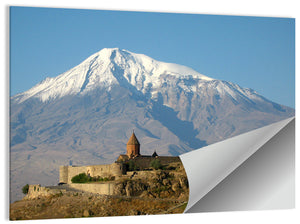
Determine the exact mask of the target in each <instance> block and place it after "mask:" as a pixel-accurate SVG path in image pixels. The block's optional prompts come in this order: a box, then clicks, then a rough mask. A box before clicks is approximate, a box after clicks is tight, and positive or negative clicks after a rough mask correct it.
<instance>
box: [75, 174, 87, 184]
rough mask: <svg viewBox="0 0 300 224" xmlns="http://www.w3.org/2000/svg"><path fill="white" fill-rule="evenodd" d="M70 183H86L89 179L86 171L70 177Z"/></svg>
mask: <svg viewBox="0 0 300 224" xmlns="http://www.w3.org/2000/svg"><path fill="white" fill-rule="evenodd" d="M71 181H72V183H87V182H90V181H91V177H89V176H88V175H86V173H80V174H78V175H76V176H74V177H72V179H71Z"/></svg>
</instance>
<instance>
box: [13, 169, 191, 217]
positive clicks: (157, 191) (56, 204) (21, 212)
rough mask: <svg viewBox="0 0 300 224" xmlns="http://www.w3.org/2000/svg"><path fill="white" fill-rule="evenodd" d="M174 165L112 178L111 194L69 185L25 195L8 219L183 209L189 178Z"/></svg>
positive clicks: (185, 202) (159, 212)
mask: <svg viewBox="0 0 300 224" xmlns="http://www.w3.org/2000/svg"><path fill="white" fill-rule="evenodd" d="M173 165H174V164H173ZM173 165H172V166H170V167H177V168H176V169H167V170H157V171H156V170H149V171H141V172H140V173H135V172H129V173H128V175H127V176H124V177H123V178H121V179H119V180H116V181H114V182H115V184H116V187H115V190H114V194H113V195H110V196H108V195H99V194H93V193H88V192H81V191H77V190H72V189H68V187H65V188H64V190H66V189H67V191H60V192H59V193H56V194H52V195H48V196H41V197H34V198H31V197H28V196H26V197H24V198H23V200H20V201H16V202H14V203H12V204H11V206H10V219H11V220H28V219H51V218H79V217H102V216H128V215H149V214H173V213H182V212H183V211H184V209H185V207H186V205H187V201H188V196H189V189H188V180H187V177H186V174H185V171H184V168H183V166H182V165H181V166H179V167H178V166H173ZM175 165H176V164H175ZM170 167H169V168H170ZM60 187H61V186H59V187H57V188H58V189H59V188H60Z"/></svg>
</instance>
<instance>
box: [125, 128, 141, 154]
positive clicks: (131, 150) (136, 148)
mask: <svg viewBox="0 0 300 224" xmlns="http://www.w3.org/2000/svg"><path fill="white" fill-rule="evenodd" d="M126 155H127V156H128V157H129V158H132V157H137V156H139V155H140V143H139V141H138V140H137V138H136V136H135V134H134V131H132V135H131V137H130V138H129V140H128V142H127V153H126Z"/></svg>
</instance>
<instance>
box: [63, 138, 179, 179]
mask: <svg viewBox="0 0 300 224" xmlns="http://www.w3.org/2000/svg"><path fill="white" fill-rule="evenodd" d="M154 159H158V160H159V161H160V164H161V165H163V166H164V165H168V164H170V163H173V162H180V159H179V157H178V156H159V155H157V153H156V151H154V153H153V154H152V155H141V153H140V142H139V141H138V139H137V137H136V135H135V133H134V132H132V135H131V137H130V138H129V140H128V142H127V152H126V154H124V155H120V156H119V157H118V158H117V160H116V161H115V162H114V163H112V164H104V165H88V166H61V167H60V169H59V182H60V183H64V184H71V183H72V181H71V179H72V178H73V177H74V176H76V175H78V174H80V173H86V174H87V175H88V176H90V177H102V178H105V177H106V178H114V179H118V178H120V177H122V176H123V175H126V174H127V171H130V170H129V163H130V162H131V163H133V164H134V166H135V167H136V168H137V169H138V170H146V169H148V168H150V163H151V161H153V160H154Z"/></svg>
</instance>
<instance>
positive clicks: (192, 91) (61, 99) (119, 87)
mask: <svg viewBox="0 0 300 224" xmlns="http://www.w3.org/2000/svg"><path fill="white" fill-rule="evenodd" d="M10 111H11V154H10V155H11V164H10V165H11V188H12V200H15V199H17V198H20V196H21V187H22V186H23V185H25V184H26V183H31V184H34V183H41V184H44V185H47V184H55V183H56V182H57V181H58V169H59V166H60V165H68V164H73V165H83V164H85V165H87V164H99V163H110V162H113V161H114V160H115V159H116V158H117V156H118V155H119V154H120V153H125V150H126V142H127V140H128V138H129V137H130V135H131V132H132V129H134V130H135V133H136V135H137V137H138V139H139V141H140V143H141V152H142V153H143V154H152V153H153V151H154V150H156V151H157V153H158V154H159V155H179V154H182V153H184V152H187V151H190V150H192V149H197V148H200V147H202V146H204V145H206V144H210V143H213V142H216V141H220V140H223V139H225V138H228V137H232V136H234V135H237V134H241V133H243V132H246V131H250V130H253V129H255V128H259V127H261V126H264V125H267V124H270V123H273V122H276V121H279V120H281V119H284V118H287V117H290V116H293V115H294V110H293V109H291V108H288V107H285V106H282V105H278V104H276V103H274V102H271V101H269V100H267V99H265V98H264V97H263V96H260V95H259V94H258V93H256V92H255V91H254V90H251V89H247V88H242V87H240V86H238V85H235V84H233V83H230V82H226V81H221V80H215V79H212V78H209V77H207V76H204V75H202V74H200V73H198V72H196V71H194V70H192V69H190V68H188V67H185V66H181V65H176V64H170V63H164V62H158V61H155V60H154V59H152V58H150V57H148V56H145V55H141V54H135V53H131V52H129V51H126V50H119V49H103V50H101V51H99V52H97V53H95V54H94V55H92V56H90V57H89V58H87V59H86V60H85V61H83V62H82V63H81V64H79V65H77V66H75V67H74V68H73V69H70V70H69V71H67V72H65V73H63V74H61V75H59V76H57V77H54V78H47V79H46V80H44V81H42V82H41V83H39V84H37V85H36V86H34V87H33V88H31V89H29V90H28V91H26V92H24V93H21V94H18V95H16V96H13V97H11V110H10Z"/></svg>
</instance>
